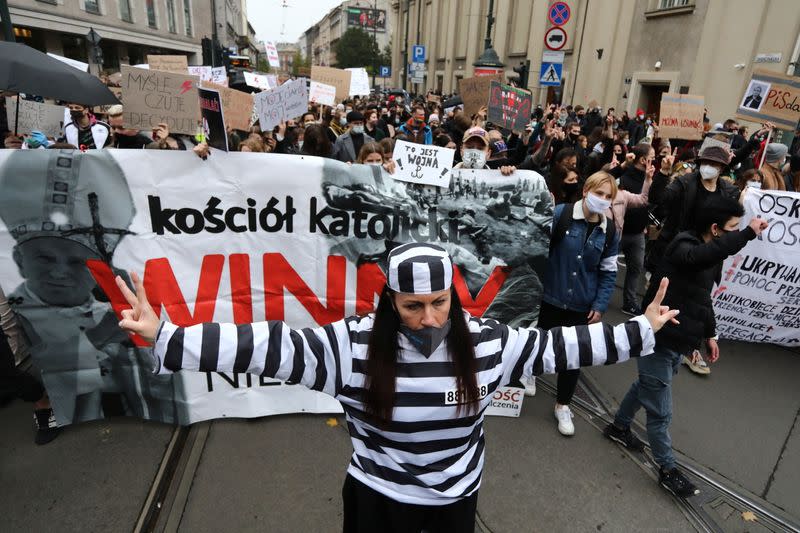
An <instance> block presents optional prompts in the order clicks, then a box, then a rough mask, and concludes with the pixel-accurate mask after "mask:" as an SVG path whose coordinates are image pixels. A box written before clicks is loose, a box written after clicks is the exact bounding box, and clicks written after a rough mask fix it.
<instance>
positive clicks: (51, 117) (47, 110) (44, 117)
mask: <svg viewBox="0 0 800 533" xmlns="http://www.w3.org/2000/svg"><path fill="white" fill-rule="evenodd" d="M64 109H65V108H64V107H61V106H58V105H52V104H40V103H39V102H34V101H32V100H25V99H23V98H20V100H19V118H17V99H16V98H12V97H10V96H7V97H6V118H7V120H8V129H10V130H11V131H14V126H15V125H16V128H17V133H18V134H23V133H25V134H27V133H30V132H32V131H41V132H42V133H44V134H45V135H46V136H47V137H53V138H58V137H61V133H62V131H63V129H64Z"/></svg>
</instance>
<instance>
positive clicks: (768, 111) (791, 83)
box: [736, 69, 800, 131]
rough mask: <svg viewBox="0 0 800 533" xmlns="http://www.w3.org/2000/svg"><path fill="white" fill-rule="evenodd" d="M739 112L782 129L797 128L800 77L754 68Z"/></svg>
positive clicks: (745, 118)
mask: <svg viewBox="0 0 800 533" xmlns="http://www.w3.org/2000/svg"><path fill="white" fill-rule="evenodd" d="M736 116H737V117H738V118H740V119H742V120H749V121H751V122H766V121H770V122H773V123H775V125H776V126H777V127H778V128H779V129H782V130H792V131H794V128H795V126H797V121H798V120H800V78H797V77H790V76H784V75H783V74H780V73H778V72H773V71H771V70H764V69H755V70H753V75H752V77H751V78H750V81H749V82H748V83H747V87H746V88H745V91H744V94H743V95H742V100H741V102H740V103H739V108H738V109H737V110H736Z"/></svg>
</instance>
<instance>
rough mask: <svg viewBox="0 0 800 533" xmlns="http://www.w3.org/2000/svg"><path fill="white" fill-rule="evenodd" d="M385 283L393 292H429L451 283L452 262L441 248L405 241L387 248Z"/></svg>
mask: <svg viewBox="0 0 800 533" xmlns="http://www.w3.org/2000/svg"><path fill="white" fill-rule="evenodd" d="M386 284H387V285H388V286H389V288H390V289H392V290H393V291H395V292H403V293H410V294H431V293H434V292H438V291H443V290H445V289H449V288H450V286H451V285H452V284H453V263H452V261H451V260H450V254H448V253H447V251H446V250H444V249H443V248H441V247H439V246H436V245H434V244H428V243H408V244H403V245H400V246H398V247H397V248H394V249H393V250H392V251H391V252H389V272H388V276H387V278H386Z"/></svg>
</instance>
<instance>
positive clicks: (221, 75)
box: [211, 67, 228, 87]
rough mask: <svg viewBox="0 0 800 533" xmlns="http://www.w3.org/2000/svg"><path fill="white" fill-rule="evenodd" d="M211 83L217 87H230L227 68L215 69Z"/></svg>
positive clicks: (212, 71) (212, 70)
mask: <svg viewBox="0 0 800 533" xmlns="http://www.w3.org/2000/svg"><path fill="white" fill-rule="evenodd" d="M211 81H212V82H213V83H216V84H217V85H224V86H225V87H227V86H228V73H227V72H226V71H225V67H213V68H212V69H211Z"/></svg>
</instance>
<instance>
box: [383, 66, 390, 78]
mask: <svg viewBox="0 0 800 533" xmlns="http://www.w3.org/2000/svg"><path fill="white" fill-rule="evenodd" d="M380 77H381V78H391V77H392V67H387V66H386V65H381V69H380Z"/></svg>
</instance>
